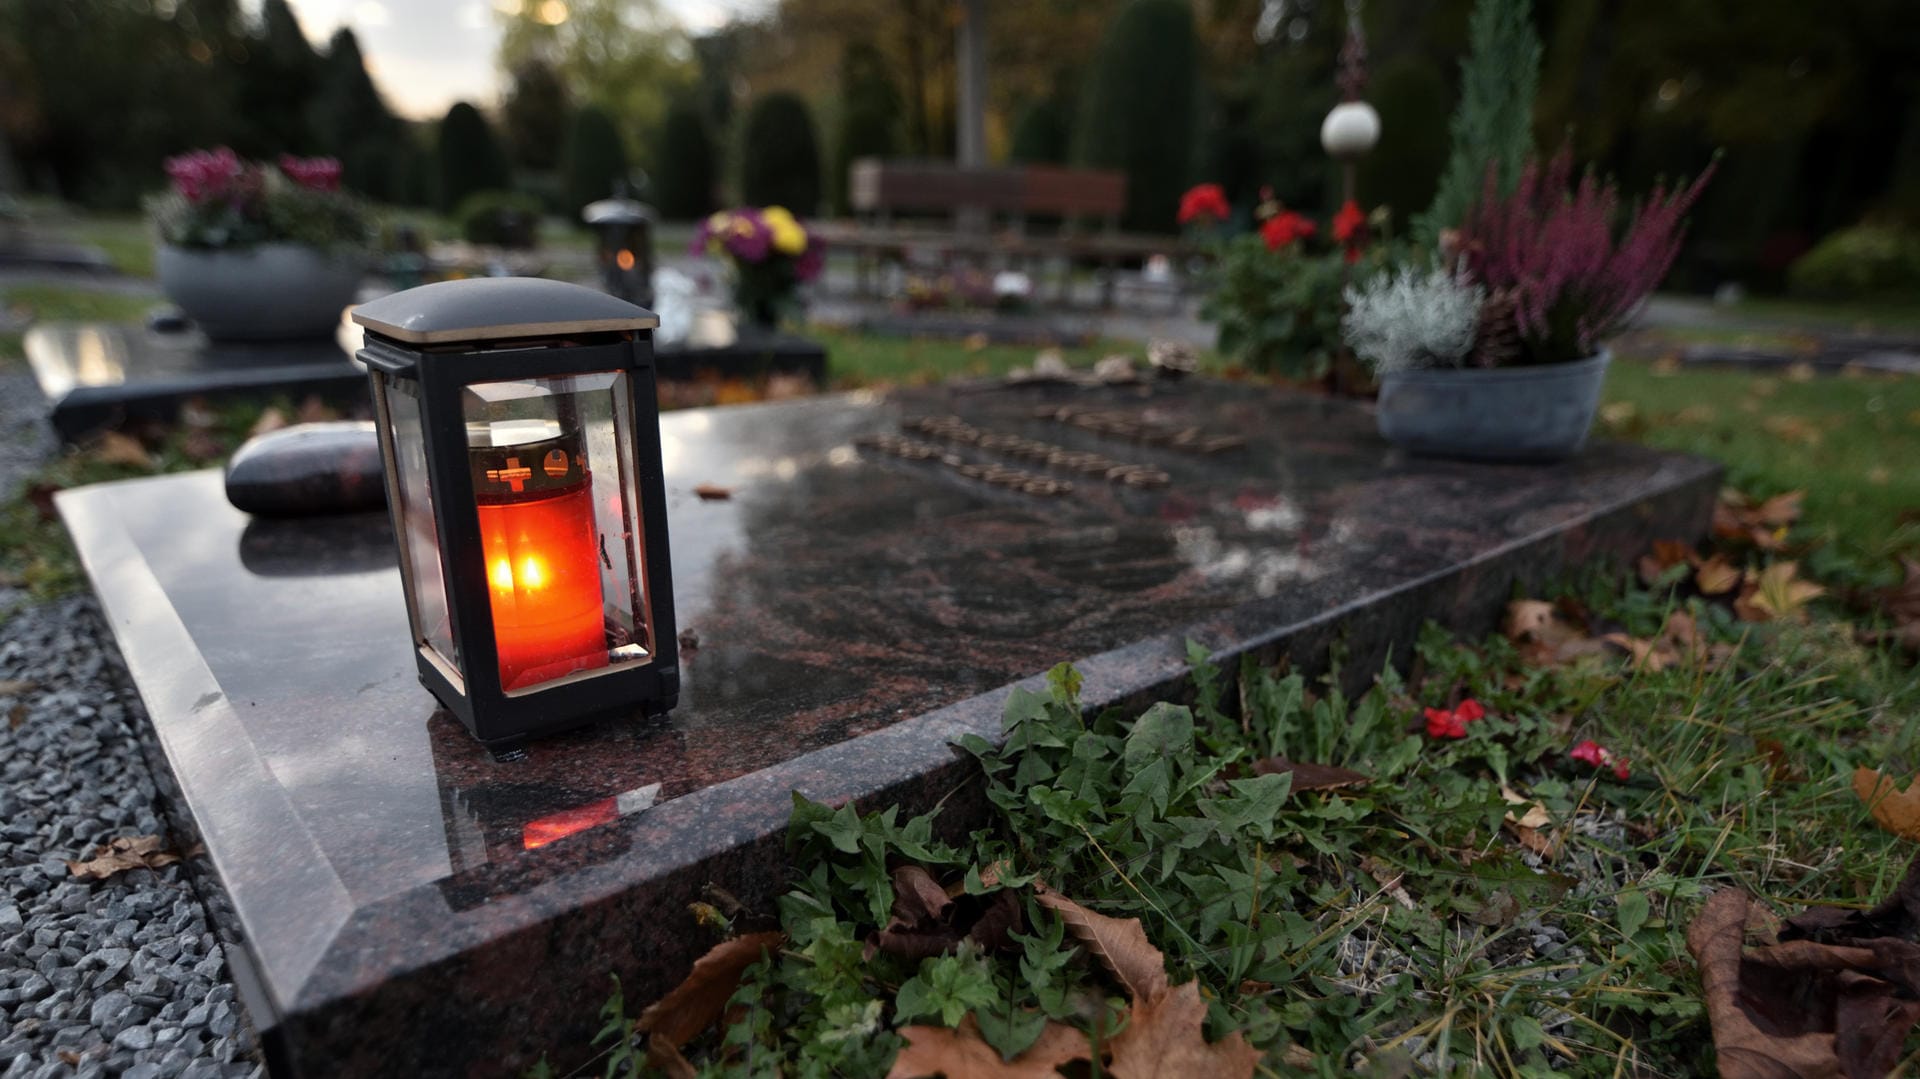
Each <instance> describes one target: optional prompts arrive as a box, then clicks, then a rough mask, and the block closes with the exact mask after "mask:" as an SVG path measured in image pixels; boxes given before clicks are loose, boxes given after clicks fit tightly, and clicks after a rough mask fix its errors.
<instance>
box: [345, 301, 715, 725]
mask: <svg viewBox="0 0 1920 1079" xmlns="http://www.w3.org/2000/svg"><path fill="white" fill-rule="evenodd" d="M353 319H354V321H355V322H358V323H359V324H360V325H361V326H363V327H365V329H366V341H365V344H364V346H363V347H362V348H361V350H360V352H359V358H360V360H361V362H363V363H364V364H366V366H367V371H368V374H369V377H370V379H371V381H372V388H373V399H374V411H375V426H376V428H377V431H378V434H379V437H380V448H381V457H382V462H383V464H384V466H385V469H386V483H387V495H388V497H387V505H388V508H389V511H390V512H391V514H392V517H393V529H394V537H395V540H396V541H397V543H398V546H399V553H400V571H401V581H402V584H403V586H404V590H405V593H406V601H407V611H408V615H409V622H410V624H411V626H412V630H413V642H412V644H413V649H414V654H415V658H416V660H417V666H418V669H419V675H420V681H421V683H422V684H423V685H425V686H426V687H427V688H428V689H429V690H431V691H432V692H433V694H434V696H436V697H438V698H439V699H440V702H441V703H442V704H444V705H446V707H447V708H448V710H449V711H451V712H452V713H453V714H454V715H456V716H458V717H459V719H460V721H461V722H462V723H464V724H465V725H466V728H467V730H468V731H469V732H471V733H472V734H473V736H474V737H475V738H478V739H479V740H480V741H482V742H484V743H486V744H487V745H488V746H489V747H490V748H493V749H495V750H496V751H500V750H508V749H512V748H514V747H516V746H517V745H518V744H519V743H521V742H523V741H524V740H525V739H527V738H530V737H535V736H539V735H544V734H549V733H553V732H556V731H559V730H563V729H565V728H567V727H572V726H577V725H579V724H581V723H585V722H588V721H590V720H593V719H595V718H598V717H600V716H604V715H608V714H611V713H620V712H625V713H642V714H656V713H660V712H665V711H667V710H669V709H671V708H672V707H673V705H674V704H675V703H676V701H677V700H678V697H679V690H680V673H679V666H678V658H677V654H676V642H675V639H674V619H673V587H672V576H671V569H670V566H669V561H668V552H667V532H666V491H665V487H664V477H663V472H662V467H661V461H660V429H659V409H658V405H657V403H656V398H655V387H654V369H653V341H652V332H651V331H652V330H653V328H654V327H655V326H657V325H658V324H659V319H657V318H656V317H655V316H654V315H653V313H652V312H649V311H646V310H643V309H641V308H638V307H635V306H633V305H632V304H630V303H627V302H625V301H623V300H619V299H616V298H614V297H611V296H607V295H605V294H603V293H599V292H595V291H594V290H592V289H587V288H582V287H580V286H578V285H569V284H565V283H563V282H558V281H545V280H539V279H535V278H513V277H506V278H473V279H469V280H464V281H444V282H440V283H437V284H431V285H422V286H420V287H419V288H414V289H409V290H407V291H405V292H399V293H395V294H393V295H391V296H386V297H383V298H381V299H378V300H375V301H373V302H371V303H367V304H362V305H361V306H359V307H357V308H355V309H354V312H353Z"/></svg>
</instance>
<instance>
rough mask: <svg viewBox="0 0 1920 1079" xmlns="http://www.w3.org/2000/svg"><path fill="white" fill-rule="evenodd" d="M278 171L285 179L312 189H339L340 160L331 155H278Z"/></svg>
mask: <svg viewBox="0 0 1920 1079" xmlns="http://www.w3.org/2000/svg"><path fill="white" fill-rule="evenodd" d="M280 171H281V172H283V173H285V174H286V176H287V179H289V180H292V181H293V182H294V183H296V184H299V185H300V186H301V187H305V188H311V189H312V190H314V191H338V190H340V162H339V161H338V160H336V159H334V158H331V157H295V156H293V155H292V154H281V155H280Z"/></svg>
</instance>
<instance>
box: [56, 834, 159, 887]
mask: <svg viewBox="0 0 1920 1079" xmlns="http://www.w3.org/2000/svg"><path fill="white" fill-rule="evenodd" d="M165 843H166V840H164V839H162V838H160V837H159V836H157V835H138V836H133V835H128V836H121V837H119V838H118V839H114V840H110V841H108V842H106V843H103V844H101V845H100V846H98V847H95V848H94V850H93V854H92V855H90V856H89V857H87V858H86V859H85V860H84V861H78V862H68V863H67V872H69V873H72V874H73V875H74V876H76V877H79V878H80V879H81V880H106V879H107V878H108V877H111V876H113V875H114V874H116V873H124V872H126V871H127V870H129V869H159V868H161V867H163V866H169V865H172V864H173V863H175V862H177V861H179V860H180V855H179V854H178V853H176V852H174V851H172V850H169V849H167V848H166V847H165Z"/></svg>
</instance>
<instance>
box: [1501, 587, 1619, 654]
mask: <svg viewBox="0 0 1920 1079" xmlns="http://www.w3.org/2000/svg"><path fill="white" fill-rule="evenodd" d="M1506 634H1507V639H1508V640H1510V641H1512V642H1513V643H1514V644H1516V645H1518V646H1519V649H1520V658H1521V659H1523V660H1525V661H1526V662H1527V663H1528V664H1530V665H1532V666H1536V667H1557V666H1559V665H1560V664H1563V663H1568V662H1571V661H1573V660H1575V659H1578V658H1580V657H1581V656H1593V655H1602V654H1604V653H1605V652H1606V650H1607V646H1606V645H1605V644H1604V643H1602V642H1601V641H1598V640H1595V639H1594V638H1592V637H1590V636H1588V635H1587V634H1586V632H1585V631H1583V630H1581V629H1579V628H1578V627H1576V626H1574V625H1573V624H1572V623H1571V622H1569V621H1567V620H1566V619H1564V618H1562V617H1561V616H1560V612H1559V611H1558V610H1557V609H1556V608H1555V607H1554V605H1553V604H1551V603H1548V602H1546V601H1545V600H1538V599H1517V600H1514V601H1513V602H1512V603H1509V604H1507V620H1506Z"/></svg>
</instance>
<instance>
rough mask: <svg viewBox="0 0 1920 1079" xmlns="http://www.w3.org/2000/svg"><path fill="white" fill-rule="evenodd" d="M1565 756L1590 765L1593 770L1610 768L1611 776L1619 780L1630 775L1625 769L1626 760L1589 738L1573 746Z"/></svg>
mask: <svg viewBox="0 0 1920 1079" xmlns="http://www.w3.org/2000/svg"><path fill="white" fill-rule="evenodd" d="M1567 755H1568V756H1569V757H1572V758H1573V759H1574V760H1577V761H1583V762H1585V763H1587V764H1591V765H1593V766H1594V767H1595V768H1611V769H1613V774H1614V775H1615V776H1617V777H1619V778H1621V779H1625V778H1627V777H1628V776H1629V775H1631V774H1632V772H1631V771H1630V770H1629V769H1628V768H1627V759H1626V758H1625V757H1617V756H1615V755H1614V753H1613V751H1612V750H1610V749H1608V748H1607V747H1606V746H1603V745H1601V744H1600V743H1598V742H1596V741H1594V740H1593V739H1591V738H1589V739H1587V740H1586V741H1584V742H1581V743H1580V744H1579V745H1577V746H1574V747H1573V749H1572V750H1570V751H1569V752H1568V753H1567Z"/></svg>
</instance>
